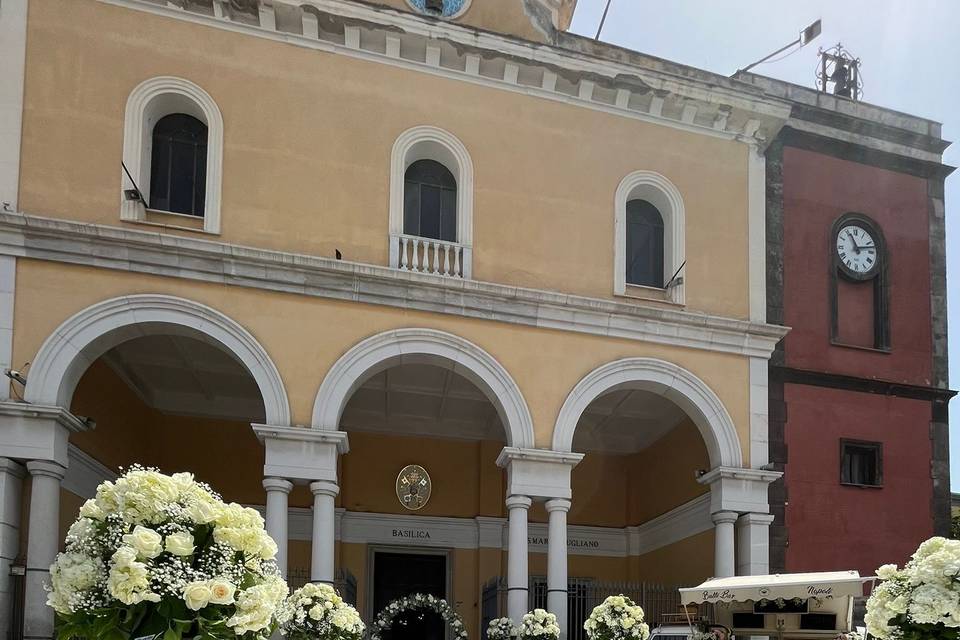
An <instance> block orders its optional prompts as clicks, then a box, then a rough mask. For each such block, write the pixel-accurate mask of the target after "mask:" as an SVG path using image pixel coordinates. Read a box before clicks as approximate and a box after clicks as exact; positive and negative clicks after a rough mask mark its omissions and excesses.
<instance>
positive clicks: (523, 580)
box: [507, 496, 533, 624]
mask: <svg viewBox="0 0 960 640" xmlns="http://www.w3.org/2000/svg"><path fill="white" fill-rule="evenodd" d="M531 504H533V500H531V499H530V498H528V497H527V496H507V512H508V514H509V520H510V525H509V534H508V538H507V615H508V616H509V617H510V618H511V619H512V620H513V621H514V622H515V623H517V624H520V620H521V619H522V618H523V614H525V613H526V612H527V583H528V581H529V576H528V575H527V542H528V540H527V511H528V510H529V509H530V505H531Z"/></svg>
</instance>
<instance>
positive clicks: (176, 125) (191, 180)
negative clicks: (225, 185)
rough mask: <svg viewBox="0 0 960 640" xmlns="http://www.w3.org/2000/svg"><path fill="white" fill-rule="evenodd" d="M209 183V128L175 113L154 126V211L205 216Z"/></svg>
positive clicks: (152, 198) (151, 204)
mask: <svg viewBox="0 0 960 640" xmlns="http://www.w3.org/2000/svg"><path fill="white" fill-rule="evenodd" d="M206 184H207V125H205V124H204V123H202V122H200V121H199V120H197V119H196V118H194V117H193V116H188V115H186V114H184V113H174V114H171V115H168V116H164V117H163V118H160V120H158V121H157V124H156V125H155V126H154V127H153V151H152V154H151V159H150V208H152V209H157V210H160V211H170V212H172V213H185V214H187V215H191V216H201V217H202V216H203V211H204V204H205V202H204V201H205V199H206Z"/></svg>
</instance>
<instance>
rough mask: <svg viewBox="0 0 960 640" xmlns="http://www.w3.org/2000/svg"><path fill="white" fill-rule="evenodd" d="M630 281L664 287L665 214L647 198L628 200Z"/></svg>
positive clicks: (647, 285) (648, 285) (627, 275)
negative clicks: (662, 214)
mask: <svg viewBox="0 0 960 640" xmlns="http://www.w3.org/2000/svg"><path fill="white" fill-rule="evenodd" d="M626 257H627V273H626V278H627V284H638V285H643V286H646V287H662V286H663V285H664V280H663V216H661V215H660V211H659V210H658V209H657V208H656V207H655V206H653V205H652V204H650V203H649V202H647V201H646V200H630V201H629V202H627V256H626Z"/></svg>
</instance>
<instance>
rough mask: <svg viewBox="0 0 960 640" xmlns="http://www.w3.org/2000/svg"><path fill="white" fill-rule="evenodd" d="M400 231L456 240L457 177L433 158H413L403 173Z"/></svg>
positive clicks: (412, 234) (425, 236)
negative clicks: (414, 159) (401, 229)
mask: <svg viewBox="0 0 960 640" xmlns="http://www.w3.org/2000/svg"><path fill="white" fill-rule="evenodd" d="M403 188H404V192H403V232H404V233H405V234H406V235H411V236H420V237H422V238H432V239H434V240H444V241H447V242H456V241H457V181H456V179H455V178H454V177H453V174H452V173H450V170H449V169H447V168H446V167H445V166H443V165H442V164H440V163H439V162H437V161H435V160H417V161H416V162H414V163H413V164H411V165H410V166H409V167H408V168H407V171H406V173H405V174H404V187H403Z"/></svg>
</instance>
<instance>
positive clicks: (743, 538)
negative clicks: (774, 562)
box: [737, 513, 773, 576]
mask: <svg viewBox="0 0 960 640" xmlns="http://www.w3.org/2000/svg"><path fill="white" fill-rule="evenodd" d="M771 522H773V515H771V514H769V513H745V514H743V515H742V516H740V519H739V520H737V575H738V576H757V575H766V574H768V573H770V523H771Z"/></svg>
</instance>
